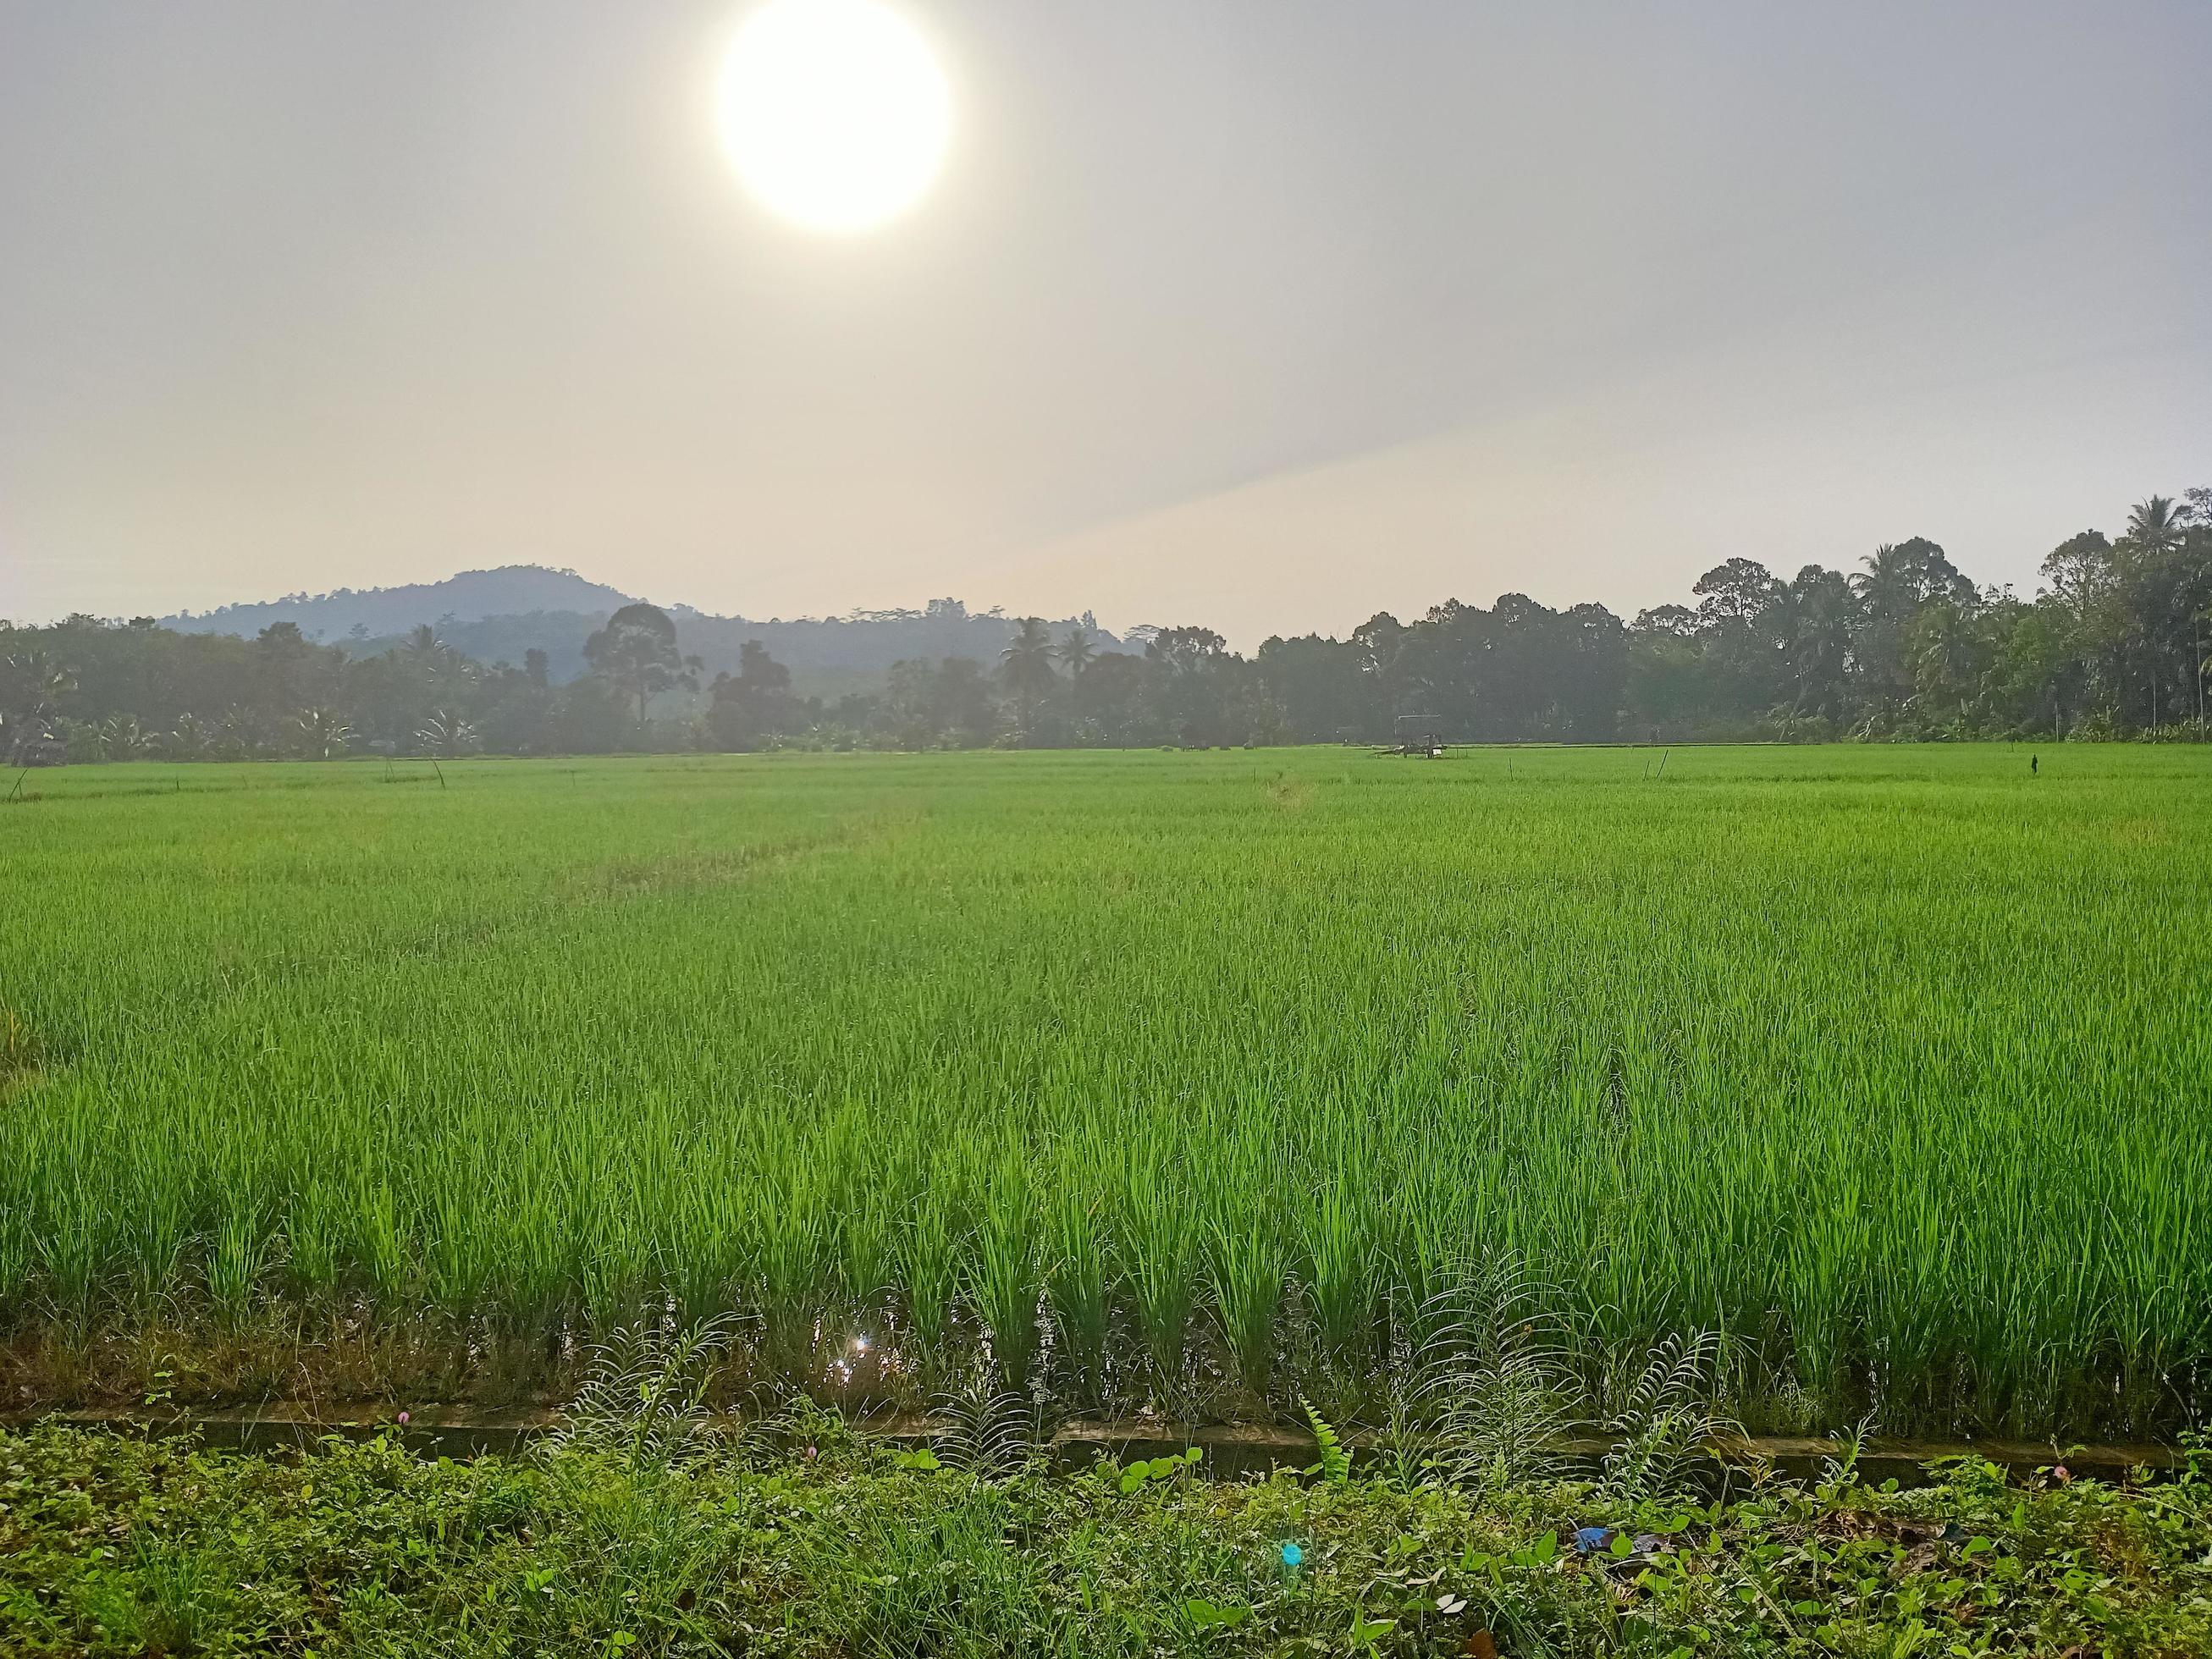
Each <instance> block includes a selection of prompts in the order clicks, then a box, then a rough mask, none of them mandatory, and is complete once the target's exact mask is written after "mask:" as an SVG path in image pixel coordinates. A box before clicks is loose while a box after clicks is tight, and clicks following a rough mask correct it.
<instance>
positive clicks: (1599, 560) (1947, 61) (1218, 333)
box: [0, 0, 2212, 647]
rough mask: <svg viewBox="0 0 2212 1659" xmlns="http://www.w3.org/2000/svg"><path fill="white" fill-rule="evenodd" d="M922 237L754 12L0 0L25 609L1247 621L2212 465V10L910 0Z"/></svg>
mask: <svg viewBox="0 0 2212 1659" xmlns="http://www.w3.org/2000/svg"><path fill="white" fill-rule="evenodd" d="M897 4H898V6H899V9H901V10H902V12H903V13H904V14H905V15H907V16H908V18H909V19H910V20H911V21H914V22H915V25H916V26H917V27H920V28H921V30H922V31H923V32H924V33H925V34H926V35H927V38H928V40H930V42H931V43H932V46H933V48H934V50H935V52H936V53H937V55H938V57H939V60H940V62H941V63H942V65H943V67H944V70H945V75H946V77H947V78H948V80H949V82H950V83H951V94H952V137H951V149H950V153H949V155H948V157H947V160H946V162H945V168H944V171H943V173H942V174H941V175H940V177H939V179H938V181H937V183H936V185H935V186H934V188H933V190H932V191H931V192H930V193H929V194H928V196H927V197H926V198H925V199H924V200H923V201H922V202H921V204H919V205H918V206H917V207H916V208H915V209H914V210H912V211H911V212H910V213H908V215H907V216H904V217H902V219H900V220H898V221H897V222H894V223H892V224H890V225H889V226H887V227H885V228H881V229H879V230H877V231H874V232H872V233H866V234H852V235H837V236H825V235H823V234H817V233H813V232H810V231H807V230H805V229H802V228H796V227H794V226H793V225H791V224H789V223H788V222H784V221H782V220H779V219H777V218H775V216H771V215H770V214H769V213H766V212H764V211H763V210H762V209H761V207H760V206H759V205H758V204H757V203H756V202H755V201H754V200H753V199H751V198H750V197H748V196H747V195H746V194H745V193H744V191H743V190H742V189H741V188H740V187H739V185H738V183H737V181H736V179H735V178H734V176H733V174H732V171H731V168H730V167H729V166H728V164H727V162H726V160H725V158H724V156H723V155H721V153H720V149H719V147H718V144H717V141H716V137H715V124H714V88H715V85H716V77H717V70H718V66H719V63H720V58H721V55H722V53H723V52H724V50H725V48H726V45H727V43H728V42H729V40H730V39H731V38H732V33H733V32H734V31H735V29H736V28H737V27H738V25H739V24H740V23H741V22H742V21H744V17H745V16H746V15H747V13H748V11H749V9H750V7H749V6H748V4H746V3H744V0H738V3H696V0H625V3H623V4H622V5H609V4H605V3H604V0H377V3H374V4H369V3H364V0H355V3H347V4H337V3H329V0H175V3H171V4H166V5H161V6H149V5H145V4H142V3H110V0H0V616H9V617H16V618H18V619H25V620H40V619H45V618H47V617H54V616H58V615H61V614H63V613H65V612H69V611H92V612H94V613H96V614H100V615H115V616H121V615H131V614H140V613H156V614H158V613H166V612H169V611H176V610H179V609H184V608H191V609H205V608H208V607H210V606H212V605H219V604H222V603H224V602H227V601H231V600H239V599H265V598H271V597H275V596H276V595H279V594H282V593H286V592H295V591H310V592H320V591H324V590H327V589H331V588H337V587H342V586H351V587H364V586H382V585H389V584H393V583H399V582H408V581H420V580H435V579H436V578H438V577H441V576H443V575H446V574H451V573H452V572H453V571H455V570H457V569H465V568H481V567H483V566H488V565H497V564H506V563H519V562H539V563H545V564H551V565H557V566H567V567H572V568H575V569H577V570H579V571H580V572H581V573H582V574H585V575H587V576H590V577H592V578H593V579H595V580H601V581H605V582H609V583H611V584H613V585H615V586H618V587H622V588H624V589H626V590H628V591H629V592H638V593H642V594H645V595H647V596H649V597H651V598H653V599H658V600H660V601H662V602H665V603H679V602H680V603H684V604H689V605H696V606H698V607H700V608H702V609H704V610H708V611H723V612H731V613H740V614H744V615H747V616H753V617H769V616H786V617H790V616H799V615H822V614H832V613H837V612H842V611H847V610H849V609H852V608H854V607H870V608H874V607H887V606H892V605H919V604H920V603H921V602H922V601H923V600H924V599H927V598H932V597H936V596H939V595H951V596H956V597H958V598H961V599H965V600H966V601H967V602H968V603H969V605H971V606H974V607H976V608H981V607H984V606H987V605H1003V606H1005V607H1006V609H1007V610H1008V611H1010V612H1012V613H1014V614H1023V613H1026V612H1029V611H1037V612H1042V613H1043V614H1046V615H1049V616H1066V615H1071V614H1074V613H1076V612H1079V611H1082V610H1084V609H1086V608H1088V609H1091V610H1095V611H1097V614H1098V616H1099V617H1100V619H1101V620H1102V621H1103V622H1105V623H1108V624H1109V625H1110V626H1115V627H1125V626H1127V625H1130V624H1133V623H1160V624H1169V625H1172V624H1177V623H1206V624H1208V625H1211V626H1212V627H1214V628H1216V629H1219V630H1220V631H1221V632H1223V633H1224V634H1225V635H1228V636H1229V637H1230V638H1231V641H1232V642H1234V643H1237V644H1238V645H1240V646H1245V647H1249V646H1251V645H1253V644H1256V643H1257V641H1259V640H1260V639H1261V638H1262V637H1264V636H1265V635H1267V634H1270V633H1278V632H1279V633H1285V634H1291V633H1303V632H1306V631H1309V630H1318V631H1322V632H1325V633H1337V634H1342V633H1344V632H1346V631H1348V630H1349V629H1352V628H1353V627H1355V626H1357V625H1358V623H1360V622H1361V621H1363V620H1364V619H1365V618H1366V617H1369V616H1370V615H1371V614H1373V613H1374V612H1375V611H1378V610H1389V611H1394V612H1395V613H1397V614H1398V615H1400V616H1401V617H1406V616H1411V615H1414V614H1418V613H1419V612H1420V611H1424V610H1425V609H1426V608H1427V607H1428V606H1430V605H1434V604H1437V603H1438V602H1440V601H1442V600H1443V599H1448V598H1457V599H1462V600H1465V601H1467V602H1469V603H1476V604H1488V603H1489V602H1491V601H1492V599H1495V598H1496V596H1497V595H1498V594H1499V593H1501V592H1509V591H1513V592H1525V593H1528V594H1530V595H1532V596H1534V598H1536V599H1540V600H1542V601H1544V602H1546V603H1548V604H1553V605H1566V604H1571V603H1574V602H1577V601H1579V600H1583V599H1598V600H1601V601H1603V602H1604V603H1606V604H1607V605H1611V606H1612V607H1613V609H1614V610H1616V611H1620V612H1621V613H1622V614H1624V615H1632V614H1633V613H1634V611H1637V610H1638V609H1639V608H1641V607H1643V606H1645V605H1655V604H1660V603H1664V602H1667V601H1669V600H1675V599H1684V598H1686V597H1687V594H1688V590H1689V587H1690V586H1691V584H1692V582H1693V581H1694V580H1695V579H1696V577H1697V575H1698V574H1699V572H1700V571H1702V570H1704V569H1705V568H1707V567H1709V566H1711V565H1712V564H1716V563H1718V562H1720V561H1722V560H1723V559H1725V558H1728V557H1729V556H1736V555H1742V556H1748V557H1752V558H1756V559H1759V560H1761V561H1762V562H1765V563H1767V564H1768V565H1770V566H1771V567H1772V568H1775V569H1776V570H1778V571H1779V572H1781V573H1783V574H1790V573H1791V572H1794V571H1795V570H1796V568H1798V567H1799V566H1800V565H1801V564H1803V563H1806V562H1820V563H1825V564H1828V565H1832V566H1834V565H1842V566H1846V567H1849V566H1851V565H1853V564H1855V563H1856V562H1857V560H1858V559H1859V558H1861V557H1862V556H1864V555H1865V554H1866V553H1868V552H1869V551H1871V550H1873V548H1874V547H1875V545H1877V544H1880V543H1881V542H1884V541H1894V540H1900V539H1903V538H1905V537H1908V536H1913V535H1925V536H1929V537H1932V538H1935V539H1936V540H1937V541H1940V542H1942V544H1944V545H1945V546H1946V547H1947V548H1948V550H1950V552H1951V555H1952V556H1953V558H1954V560H1955V561H1956V562H1958V563H1959V564H1960V566H1961V567H1962V568H1965V569H1966V571H1967V572H1968V573H1969V574H1972V575H1974V576H1976V577H1977V578H1978V579H1979V580H1984V581H1987V582H1999V583H2007V584H2011V585H2014V586H2016V587H2017V588H2018V589H2019V590H2020V591H2021V592H2023V593H2029V592H2033V589H2034V587H2035V584H2036V568H2037V566H2038V564H2039V561H2040V559H2041V557H2042V556H2043V555H2044V554H2045V552H2046V551H2048V550H2050V549H2051V547H2052V546H2053V545H2055V544H2057V543H2058V542H2059V541H2061V540H2063V539H2064V538H2066V537H2067V536H2069V535H2070V534H2072V533H2074V532H2076V531H2079V530H2081V529H2083V528H2085V527H2088V526H2101V527H2105V528H2106V529H2113V528H2117V527H2118V525H2119V524H2120V523H2121V522H2122V521H2123V520H2124V517H2125V514H2126V512H2127V508H2128V506H2129V505H2130V503H2131V502H2133V501H2136V500H2139V499H2141V498H2142V496H2144V495H2148V494H2150V493H2151V492H2153V491H2158V492H2161V493H2166V494H2177V493H2179V490H2181V489H2184V488H2185V487H2188V486H2191V485H2196V484H2205V483H2212V5H2208V4H2205V3H2203V0H2174V3H2166V4H2153V3H2141V4H2138V3H2126V0H2111V3H2100V4H2099V5H2096V6H2093V7H2090V6H2081V5H2078V4H2063V5H2044V4H2039V3H2034V0H1993V3H1988V4H1944V3H1915V4H1906V5H1896V6H1888V5H1883V4H1862V5H1853V6H1850V7H1839V6H1831V7H1809V6H1775V5H1771V4H1765V3H1759V4H1730V3H1723V0H1711V3H1699V4H1696V5H1679V6H1673V5H1665V4H1637V5H1627V4H1613V3H1601V0H1586V3H1572V4H1553V3H1541V4H1539V3H1534V0H1531V3H1527V4H1519V5H1507V4H1498V3H1479V0H1425V3H1414V0H1362V3H1360V4H1358V5H1347V4H1344V3H1342V0H1212V3H1206V4H1200V5H1194V4H1191V3H1188V0H1115V3H1114V4H1112V5H1091V4H1073V3H1070V4H1061V3H1038V0H897Z"/></svg>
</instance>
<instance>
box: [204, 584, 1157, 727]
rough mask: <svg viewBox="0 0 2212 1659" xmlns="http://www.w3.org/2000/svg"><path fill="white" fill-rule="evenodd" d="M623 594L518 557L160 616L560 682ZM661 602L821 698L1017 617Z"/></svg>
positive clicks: (942, 602)
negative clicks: (280, 630) (543, 663)
mask: <svg viewBox="0 0 2212 1659" xmlns="http://www.w3.org/2000/svg"><path fill="white" fill-rule="evenodd" d="M632 603H634V601H633V599H632V598H631V596H630V595H629V594H627V593H624V592H620V591H619V590H617V589H616V588H612V587H606V586H601V585H600V584H599V583H598V582H592V581H586V580H585V579H584V578H583V577H581V576H579V575H578V574H576V573H575V572H574V571H573V570H548V569H546V568H544V567H543V566H541V565H529V564H518V565H508V566H507V567H505V568H502V569H498V570H465V571H463V572H462V573H461V574H459V575H457V576H453V577H449V578H448V579H447V580H444V581H441V582H421V583H417V584H416V585H414V586H408V587H374V588H369V589H367V590H365V591H363V592H354V591H352V590H350V589H342V590H340V591H339V592H336V593H323V594H317V595H313V596H310V595H307V594H304V593H297V594H294V595H293V596H291V597H290V598H289V599H272V600H270V601H269V602H267V603H266V604H262V605H224V606H222V608H221V609H220V610H216V611H207V612H205V613H204V614H202V615H199V616H192V615H190V614H186V615H185V616H181V617H164V618H162V625H163V626H164V627H167V628H173V629H179V630H180V631H182V632H185V633H191V634H240V635H249V636H250V635H254V634H258V633H259V632H260V631H261V630H262V629H264V628H266V627H268V626H269V625H270V623H281V622H289V623H296V624H297V625H298V627H299V629H300V631H301V633H302V634H305V635H307V637H308V638H310V639H319V640H322V641H325V642H326V643H329V644H334V645H343V646H345V647H346V648H347V649H348V650H349V651H351V652H352V653H354V654H355V655H356V656H368V655H374V653H378V652H380V651H384V650H386V649H387V648H389V647H392V646H395V645H397V644H398V643H399V642H400V641H401V640H402V639H404V637H405V636H406V635H408V633H410V631H411V630H413V629H416V628H417V627H420V626H421V625H422V623H429V624H430V625H431V626H432V627H433V628H435V629H437V630H438V635H439V637H440V638H441V639H442V640H444V641H446V643H447V644H448V645H450V646H452V647H453V648H454V649H455V650H457V651H460V652H462V653H465V654H466V655H468V656H471V657H474V658H475V659H477V661H479V662H487V663H489V662H510V663H520V661H521V660H522V659H523V654H524V653H526V652H528V651H533V650H536V651H543V652H544V653H546V657H547V659H548V669H549V671H550V674H551V676H552V678H554V679H555V680H556V681H563V680H570V679H574V678H576V676H578V675H579V674H581V673H582V672H583V671H584V641H586V639H588V638H589V637H590V636H591V635H592V632H593V630H595V629H599V628H600V627H602V626H604V625H605V622H606V620H607V617H609V616H610V615H611V613H612V612H614V611H617V610H618V609H620V608H621V607H622V606H623V605H629V604H632ZM665 609H666V610H667V611H668V614H669V615H670V616H671V617H673V618H674V619H675V623H676V634H677V641H678V645H679V646H680V647H681V648H682V649H683V651H684V654H685V655H686V656H693V655H696V656H697V657H698V658H700V659H701V660H702V662H703V664H704V665H705V678H707V679H708V680H711V679H713V678H714V676H715V674H717V673H718V672H720V671H725V670H726V671H730V672H732V673H734V672H736V671H737V667H738V651H739V649H740V648H741V647H743V646H744V642H745V641H747V640H758V641H760V642H761V643H762V644H763V645H765V646H766V647H768V649H769V655H771V656H772V657H774V658H775V659H776V660H777V661H778V662H780V663H781V664H783V665H784V666H786V667H787V668H788V669H790V670H791V678H792V689H793V690H794V691H796V692H797V693H798V694H799V696H802V697H813V696H818V697H823V698H827V699H835V698H836V697H838V696H842V695H844V694H845V693H846V692H848V691H872V690H876V689H878V687H879V686H880V685H881V684H882V683H883V678H884V672H885V671H887V670H888V669H889V668H890V665H892V664H893V663H895V662H897V661H899V660H900V659H903V658H928V659H939V658H944V657H968V658H972V659H975V661H977V662H981V663H984V664H987V665H988V664H995V663H996V662H997V661H998V659H999V653H1000V652H1001V651H1003V650H1004V649H1005V648H1006V642H1007V641H1009V640H1011V639H1012V637H1013V634H1014V628H1015V625H1016V620H1015V618H1013V617H1007V616H1004V615H1002V614H1000V612H998V611H981V612H971V611H969V609H968V607H967V606H966V605H963V604H962V603H961V602H960V601H959V600H957V599H932V600H931V601H930V602H929V605H928V606H927V609H925V610H921V611H854V612H852V613H851V614H850V615H848V616H843V617H794V618H792V619H789V620H786V619H784V618H781V617H777V618H773V619H771V620H769V621H767V622H757V621H752V620H750V619H748V618H746V617H715V616H709V615H708V614H707V613H706V612H704V611H695V610H693V609H691V608H690V606H689V605H668V606H666V607H665ZM1078 623H1080V624H1081V625H1083V626H1084V627H1085V628H1088V629H1090V630H1091V634H1092V635H1093V638H1094V640H1095V642H1096V644H1097V648H1098V649H1099V650H1101V651H1115V650H1132V649H1136V648H1139V640H1138V639H1134V638H1133V639H1130V640H1126V641H1125V640H1122V639H1119V638H1117V637H1116V636H1115V635H1112V634H1110V633H1109V632H1107V631H1106V630H1105V629H1102V628H1100V627H1099V626H1098V625H1097V621H1096V619H1095V618H1093V617H1090V616H1089V615H1088V614H1086V615H1085V616H1083V617H1068V618H1065V619H1061V620H1059V621H1055V622H1054V623H1053V624H1052V631H1053V635H1054V637H1055V638H1058V637H1060V636H1061V635H1065V634H1066V631H1067V630H1068V629H1070V628H1071V627H1073V626H1075V625H1077V624H1078ZM356 629H360V630H361V631H360V632H358V633H356V631H355V630H356ZM1140 637H1141V636H1139V638H1140Z"/></svg>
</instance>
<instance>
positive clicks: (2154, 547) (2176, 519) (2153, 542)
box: [2123, 495, 2185, 556]
mask: <svg viewBox="0 0 2212 1659" xmlns="http://www.w3.org/2000/svg"><path fill="white" fill-rule="evenodd" d="M2184 527H2185V526H2183V524H2182V520H2181V514H2180V513H2179V512H2177V511H2175V509H2174V505H2173V500H2172V497H2171V496H2167V495H2154V496H2152V497H2151V498H2150V499H2149V500H2148V501H2137V502H2136V504H2135V505H2134V506H2133V507H2130V508H2129V509H2128V527H2127V529H2126V531H2125V532H2123V533H2124V536H2125V538H2126V539H2127V540H2128V541H2129V542H2130V544H2133V545H2134V547H2135V549H2136V551H2137V552H2140V553H2147V554H2150V555H2152V556H2157V555H2159V554H2161V553H2171V552H2172V551H2173V550H2175V549H2177V548H2179V546H2180V545H2181V532H2182V531H2183V529H2184Z"/></svg>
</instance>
